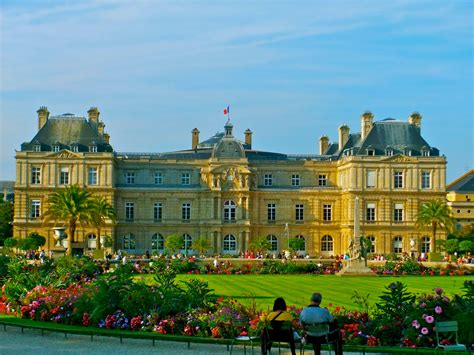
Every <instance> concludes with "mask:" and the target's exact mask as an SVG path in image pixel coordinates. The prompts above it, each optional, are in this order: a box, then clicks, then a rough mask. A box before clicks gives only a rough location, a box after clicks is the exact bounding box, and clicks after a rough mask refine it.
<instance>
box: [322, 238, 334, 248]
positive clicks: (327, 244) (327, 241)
mask: <svg viewBox="0 0 474 355" xmlns="http://www.w3.org/2000/svg"><path fill="white" fill-rule="evenodd" d="M333 250H334V241H333V239H332V237H331V236H330V235H325V236H324V237H322V238H321V251H333Z"/></svg>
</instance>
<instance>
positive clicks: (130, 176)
mask: <svg viewBox="0 0 474 355" xmlns="http://www.w3.org/2000/svg"><path fill="white" fill-rule="evenodd" d="M125 183H126V184H128V185H132V184H134V183H135V173H134V172H133V171H129V172H127V173H125Z"/></svg>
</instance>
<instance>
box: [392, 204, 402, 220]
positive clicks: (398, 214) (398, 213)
mask: <svg viewBox="0 0 474 355" xmlns="http://www.w3.org/2000/svg"><path fill="white" fill-rule="evenodd" d="M393 221H394V222H403V203H396V204H395V205H394V208H393Z"/></svg>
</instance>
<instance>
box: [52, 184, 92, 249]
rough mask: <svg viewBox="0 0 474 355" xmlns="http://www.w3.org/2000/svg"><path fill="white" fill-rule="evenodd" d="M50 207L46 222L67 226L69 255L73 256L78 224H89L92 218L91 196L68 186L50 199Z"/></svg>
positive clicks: (76, 187) (77, 188) (84, 191)
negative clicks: (56, 222)
mask: <svg viewBox="0 0 474 355" xmlns="http://www.w3.org/2000/svg"><path fill="white" fill-rule="evenodd" d="M48 203H49V207H48V210H47V211H46V213H45V221H47V220H49V219H54V220H56V221H63V222H65V224H67V226H68V229H69V235H68V236H67V239H66V240H67V241H68V249H67V255H72V242H73V241H74V234H75V233H76V228H77V224H78V223H88V222H89V221H90V216H91V194H90V192H87V191H86V190H84V189H81V188H80V187H79V186H78V185H72V186H66V188H65V189H63V190H60V191H56V192H54V193H53V194H51V195H50V196H49V198H48Z"/></svg>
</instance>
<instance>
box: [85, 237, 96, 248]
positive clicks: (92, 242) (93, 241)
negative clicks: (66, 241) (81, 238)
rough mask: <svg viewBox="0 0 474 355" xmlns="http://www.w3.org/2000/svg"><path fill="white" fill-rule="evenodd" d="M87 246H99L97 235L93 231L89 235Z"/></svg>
mask: <svg viewBox="0 0 474 355" xmlns="http://www.w3.org/2000/svg"><path fill="white" fill-rule="evenodd" d="M87 248H88V249H96V248H97V236H96V235H95V234H94V233H91V234H89V235H88V236H87Z"/></svg>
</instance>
